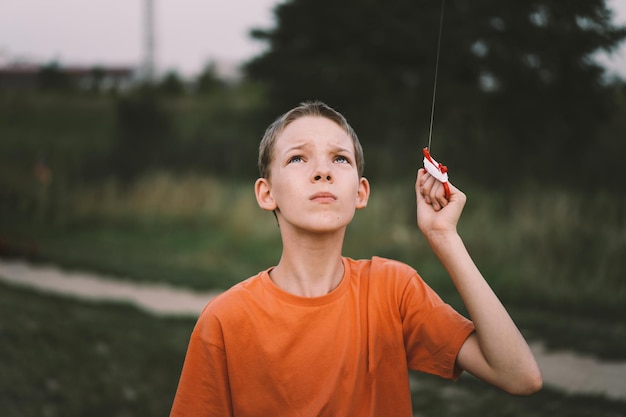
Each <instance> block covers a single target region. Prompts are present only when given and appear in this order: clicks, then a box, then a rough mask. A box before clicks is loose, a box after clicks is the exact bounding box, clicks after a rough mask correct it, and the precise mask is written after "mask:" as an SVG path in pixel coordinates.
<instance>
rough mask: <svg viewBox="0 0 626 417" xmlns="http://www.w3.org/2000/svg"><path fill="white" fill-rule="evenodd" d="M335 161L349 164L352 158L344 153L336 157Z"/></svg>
mask: <svg viewBox="0 0 626 417" xmlns="http://www.w3.org/2000/svg"><path fill="white" fill-rule="evenodd" d="M335 162H338V163H340V164H349V163H350V159H349V158H348V157H346V156H343V155H337V156H336V157H335Z"/></svg>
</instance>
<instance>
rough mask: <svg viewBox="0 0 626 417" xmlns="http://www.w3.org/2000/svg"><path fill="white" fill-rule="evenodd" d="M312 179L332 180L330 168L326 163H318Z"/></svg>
mask: <svg viewBox="0 0 626 417" xmlns="http://www.w3.org/2000/svg"><path fill="white" fill-rule="evenodd" d="M312 177H313V181H314V182H318V181H328V182H332V180H333V176H332V174H331V172H330V168H329V167H328V165H326V164H319V165H318V166H317V167H316V169H315V171H313V176H312Z"/></svg>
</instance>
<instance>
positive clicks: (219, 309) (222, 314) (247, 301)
mask: <svg viewBox="0 0 626 417" xmlns="http://www.w3.org/2000/svg"><path fill="white" fill-rule="evenodd" d="M266 273H267V272H266V271H264V272H261V273H259V274H257V275H255V276H253V277H250V278H248V279H246V280H245V281H242V282H240V283H238V284H236V285H234V286H233V287H231V288H229V289H228V290H226V291H224V292H223V293H221V294H219V295H218V296H216V297H215V298H213V299H212V300H211V301H209V302H208V303H207V304H206V306H205V307H204V309H203V310H202V312H201V313H200V315H199V317H198V320H197V323H196V332H198V333H199V334H201V335H208V334H211V335H215V334H216V333H222V332H223V330H224V329H225V327H230V326H232V323H233V322H235V323H236V322H237V321H239V320H241V318H242V316H243V315H246V316H247V315H249V312H250V310H251V309H253V308H254V306H255V305H258V304H259V300H258V299H259V298H260V297H262V294H263V289H262V287H263V283H262V278H263V275H264V274H266Z"/></svg>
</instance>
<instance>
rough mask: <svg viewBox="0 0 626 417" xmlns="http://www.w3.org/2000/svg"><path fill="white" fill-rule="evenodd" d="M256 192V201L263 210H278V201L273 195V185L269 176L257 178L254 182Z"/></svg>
mask: <svg viewBox="0 0 626 417" xmlns="http://www.w3.org/2000/svg"><path fill="white" fill-rule="evenodd" d="M254 194H255V195H256V202H257V203H258V204H259V207H261V208H262V209H263V210H268V211H274V210H276V208H277V207H276V202H275V201H274V197H273V196H272V193H271V186H270V183H269V181H268V180H267V178H259V179H258V180H256V182H255V183H254Z"/></svg>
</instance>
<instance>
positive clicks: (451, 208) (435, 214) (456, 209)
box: [415, 168, 467, 238]
mask: <svg viewBox="0 0 626 417" xmlns="http://www.w3.org/2000/svg"><path fill="white" fill-rule="evenodd" d="M448 185H449V187H450V200H447V199H446V198H445V190H444V188H443V185H442V184H441V183H440V182H439V181H437V180H436V179H435V178H434V177H433V176H431V175H430V174H429V173H428V172H426V171H425V170H424V169H423V168H421V169H420V170H419V171H418V173H417V181H416V182H415V193H416V196H417V225H418V227H419V228H420V230H421V231H422V233H423V234H424V235H425V236H426V237H427V238H430V237H433V235H436V234H441V233H448V232H455V233H456V225H457V223H458V221H459V218H460V217H461V212H462V211H463V207H464V206H465V201H466V199H467V197H466V196H465V194H463V193H462V192H461V190H459V189H458V188H456V187H455V186H453V185H452V184H451V183H448Z"/></svg>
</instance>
